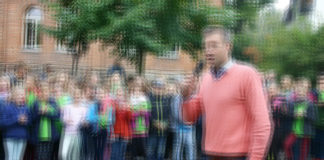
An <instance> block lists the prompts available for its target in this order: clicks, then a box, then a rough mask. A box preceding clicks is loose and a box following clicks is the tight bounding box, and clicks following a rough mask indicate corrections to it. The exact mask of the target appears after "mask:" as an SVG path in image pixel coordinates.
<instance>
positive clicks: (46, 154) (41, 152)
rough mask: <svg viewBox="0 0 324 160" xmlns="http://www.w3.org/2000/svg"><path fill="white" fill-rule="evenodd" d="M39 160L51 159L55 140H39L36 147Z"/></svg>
mask: <svg viewBox="0 0 324 160" xmlns="http://www.w3.org/2000/svg"><path fill="white" fill-rule="evenodd" d="M36 153H37V159H38V160H49V159H51V157H52V153H53V142H38V144H37V147H36Z"/></svg>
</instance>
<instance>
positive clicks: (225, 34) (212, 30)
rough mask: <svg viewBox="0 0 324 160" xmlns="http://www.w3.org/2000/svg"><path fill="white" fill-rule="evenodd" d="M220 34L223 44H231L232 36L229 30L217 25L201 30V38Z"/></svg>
mask: <svg viewBox="0 0 324 160" xmlns="http://www.w3.org/2000/svg"><path fill="white" fill-rule="evenodd" d="M216 32H217V33H221V34H222V35H223V38H224V42H227V43H232V34H231V32H230V30H228V29H226V28H224V27H222V26H219V25H210V26H207V27H206V28H205V29H204V30H203V37H206V36H208V35H210V34H212V33H216Z"/></svg>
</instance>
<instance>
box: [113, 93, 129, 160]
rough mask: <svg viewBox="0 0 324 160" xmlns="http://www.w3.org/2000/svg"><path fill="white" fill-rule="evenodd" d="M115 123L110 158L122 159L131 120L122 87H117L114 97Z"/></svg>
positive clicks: (114, 159)
mask: <svg viewBox="0 0 324 160" xmlns="http://www.w3.org/2000/svg"><path fill="white" fill-rule="evenodd" d="M115 101H116V102H115V105H114V110H115V119H116V120H115V125H114V134H113V137H112V138H113V140H112V141H113V142H112V151H111V159H112V160H119V159H121V160H123V159H125V153H126V148H127V143H128V141H129V140H130V138H131V136H132V131H131V120H132V112H131V110H130V108H129V105H128V103H127V99H126V96H125V93H124V90H123V89H118V90H117V92H116V99H115Z"/></svg>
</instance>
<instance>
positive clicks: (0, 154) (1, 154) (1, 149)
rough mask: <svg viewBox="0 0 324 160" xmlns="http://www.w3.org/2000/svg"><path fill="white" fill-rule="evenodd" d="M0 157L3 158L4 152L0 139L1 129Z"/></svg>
mask: <svg viewBox="0 0 324 160" xmlns="http://www.w3.org/2000/svg"><path fill="white" fill-rule="evenodd" d="M0 159H5V153H4V148H3V140H2V131H1V130H0Z"/></svg>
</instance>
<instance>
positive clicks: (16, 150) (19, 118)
mask: <svg viewBox="0 0 324 160" xmlns="http://www.w3.org/2000/svg"><path fill="white" fill-rule="evenodd" d="M11 99H12V101H11V102H10V104H9V105H8V106H7V107H5V109H3V112H4V113H3V115H2V116H1V120H0V121H1V124H2V126H3V127H4V130H3V138H4V140H3V141H4V143H3V144H4V148H5V155H6V160H20V159H22V158H23V155H24V152H25V146H26V141H27V137H28V124H29V122H30V112H29V109H28V107H27V106H26V104H25V93H24V90H23V88H14V89H13V91H12V95H11Z"/></svg>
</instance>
